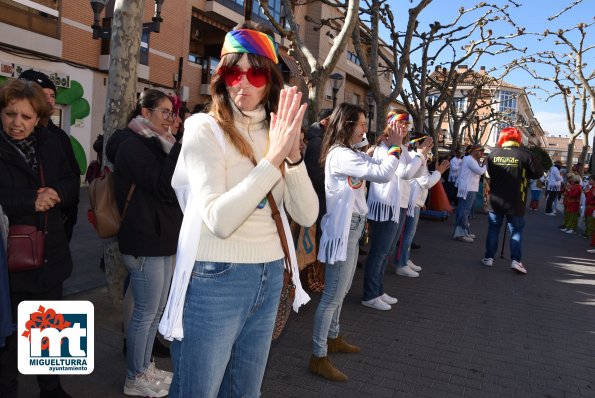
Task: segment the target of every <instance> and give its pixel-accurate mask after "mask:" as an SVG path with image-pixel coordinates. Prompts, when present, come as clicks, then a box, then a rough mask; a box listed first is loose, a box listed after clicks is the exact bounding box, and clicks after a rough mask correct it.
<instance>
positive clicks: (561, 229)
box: [560, 228, 568, 232]
mask: <svg viewBox="0 0 595 398" xmlns="http://www.w3.org/2000/svg"><path fill="white" fill-rule="evenodd" d="M560 231H562V232H566V231H568V228H560Z"/></svg>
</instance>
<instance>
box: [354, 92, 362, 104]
mask: <svg viewBox="0 0 595 398" xmlns="http://www.w3.org/2000/svg"><path fill="white" fill-rule="evenodd" d="M361 99H362V97H361V96H360V95H359V94H356V93H353V104H354V105H359V104H360V101H361Z"/></svg>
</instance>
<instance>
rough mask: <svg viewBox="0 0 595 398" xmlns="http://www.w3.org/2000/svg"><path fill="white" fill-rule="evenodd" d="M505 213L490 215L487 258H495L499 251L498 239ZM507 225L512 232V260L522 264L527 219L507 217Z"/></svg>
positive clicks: (490, 213) (491, 213) (492, 213)
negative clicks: (524, 230)
mask: <svg viewBox="0 0 595 398" xmlns="http://www.w3.org/2000/svg"><path fill="white" fill-rule="evenodd" d="M504 217H505V214H504V213H494V212H492V211H491V212H489V213H488V223H489V225H488V237H487V238H486V253H485V258H494V256H495V255H496V252H497V251H498V238H499V236H498V235H499V234H500V227H501V226H502V222H503V221H504ZM506 224H507V226H508V231H509V232H510V257H511V259H512V260H516V261H518V262H521V258H522V251H521V250H522V244H523V228H525V219H524V218H523V216H510V215H506Z"/></svg>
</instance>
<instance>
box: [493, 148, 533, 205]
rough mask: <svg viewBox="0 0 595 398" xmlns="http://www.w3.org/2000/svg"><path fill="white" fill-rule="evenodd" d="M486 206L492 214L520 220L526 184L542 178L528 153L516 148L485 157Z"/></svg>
mask: <svg viewBox="0 0 595 398" xmlns="http://www.w3.org/2000/svg"><path fill="white" fill-rule="evenodd" d="M488 174H489V176H490V203H491V205H492V209H493V211H494V212H496V213H504V214H507V215H511V216H523V215H524V214H525V207H526V206H525V203H526V200H527V193H528V192H529V180H530V179H533V178H539V177H541V176H542V175H543V169H542V167H541V165H540V164H539V162H538V161H537V160H536V159H535V157H534V156H533V154H532V153H531V151H529V150H528V149H526V148H520V147H514V146H511V147H504V148H496V149H494V150H493V151H492V152H491V153H490V155H489V156H488Z"/></svg>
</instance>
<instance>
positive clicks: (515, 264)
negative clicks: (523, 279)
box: [510, 260, 527, 274]
mask: <svg viewBox="0 0 595 398" xmlns="http://www.w3.org/2000/svg"><path fill="white" fill-rule="evenodd" d="M510 269H512V270H513V271H515V272H516V273H518V274H526V273H527V270H526V269H525V267H523V264H522V263H521V262H519V261H516V260H512V263H511V264H510Z"/></svg>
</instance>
